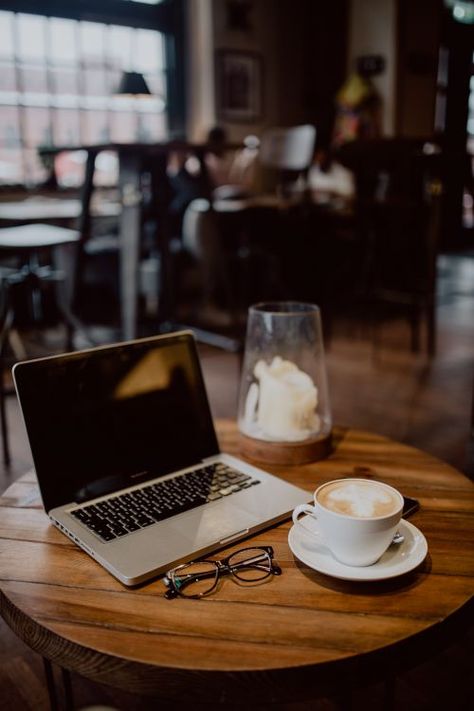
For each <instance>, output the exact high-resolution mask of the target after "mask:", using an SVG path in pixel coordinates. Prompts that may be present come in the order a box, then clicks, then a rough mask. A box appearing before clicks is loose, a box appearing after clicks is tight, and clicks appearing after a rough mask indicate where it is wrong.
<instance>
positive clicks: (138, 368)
mask: <svg viewBox="0 0 474 711" xmlns="http://www.w3.org/2000/svg"><path fill="white" fill-rule="evenodd" d="M13 376H14V381H15V386H16V390H17V394H18V398H19V401H20V406H21V410H22V412H23V418H24V421H25V425H26V430H27V433H28V438H29V442H30V446H31V451H32V455H33V461H34V465H35V469H36V474H37V477H38V482H39V487H40V491H41V496H42V499H43V504H44V507H45V510H46V512H47V514H48V516H49V517H50V519H51V521H52V522H53V523H54V524H55V525H56V526H57V527H58V528H59V529H60V530H61V531H63V532H64V533H65V534H66V535H67V536H69V538H71V539H72V540H73V541H74V542H75V543H77V544H78V545H79V546H80V547H81V548H82V549H84V550H85V551H86V552H87V553H89V555H90V556H92V557H93V558H94V559H95V560H96V561H97V562H98V563H100V564H101V565H103V566H104V568H106V569H107V570H108V571H109V572H110V573H112V575H114V576H115V577H116V578H118V579H119V580H120V581H121V582H122V583H124V584H125V585H136V584H137V583H140V582H143V581H145V580H148V579H149V578H152V577H154V576H156V575H158V574H160V573H163V572H165V571H166V570H168V569H169V568H171V567H172V566H174V565H175V564H176V563H178V562H184V561H188V560H192V559H194V558H197V557H199V556H201V555H203V554H205V553H208V552H210V551H212V550H215V549H217V548H219V547H223V546H225V545H227V544H230V543H233V542H234V541H237V540H239V539H240V538H244V537H246V536H248V535H249V534H251V533H254V532H256V531H259V530H261V529H263V528H265V527H267V526H269V525H271V524H273V523H276V522H278V521H281V520H283V519H285V518H287V517H288V515H289V513H290V512H291V511H292V509H293V508H294V507H295V506H297V505H298V504H301V503H304V502H306V501H308V500H309V498H310V495H309V494H308V493H307V492H306V491H303V490H302V489H298V488H296V487H295V486H292V485H290V484H288V483H286V482H284V481H282V480H281V479H278V478H277V477H274V476H272V475H270V474H268V473H266V472H264V471H262V470H261V469H257V468H256V467H253V466H250V465H249V464H247V463H245V462H243V461H241V460H239V459H236V458H235V457H232V456H230V455H228V454H224V453H222V452H220V451H219V445H218V443H217V438H216V433H215V430H214V425H213V421H212V417H211V412H210V409H209V404H208V400H207V395H206V390H205V386H204V381H203V377H202V373H201V368H200V363H199V359H198V354H197V350H196V345H195V341H194V338H193V336H192V334H191V333H188V332H180V333H175V334H171V335H167V336H158V337H153V338H146V339H142V340H137V341H132V342H129V343H123V344H118V345H113V346H105V347H100V348H93V349H90V350H86V351H80V352H76V353H68V354H65V355H59V356H52V357H48V358H40V359H37V360H31V361H26V362H22V363H17V364H16V365H15V366H14V369H13Z"/></svg>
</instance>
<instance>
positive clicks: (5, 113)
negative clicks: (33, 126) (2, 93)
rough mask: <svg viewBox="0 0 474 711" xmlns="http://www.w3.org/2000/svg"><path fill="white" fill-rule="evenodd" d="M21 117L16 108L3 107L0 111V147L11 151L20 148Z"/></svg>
mask: <svg viewBox="0 0 474 711" xmlns="http://www.w3.org/2000/svg"><path fill="white" fill-rule="evenodd" d="M20 145H21V141H20V116H19V112H18V108H17V107H16V106H2V109H1V110H0V146H1V147H3V148H7V149H8V150H9V151H11V150H13V149H15V148H19V147H20Z"/></svg>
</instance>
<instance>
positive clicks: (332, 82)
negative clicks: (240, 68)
mask: <svg viewBox="0 0 474 711" xmlns="http://www.w3.org/2000/svg"><path fill="white" fill-rule="evenodd" d="M348 6H349V2H348V0H332V2H315V0H297V1H295V0H279V1H278V2H277V3H275V7H277V8H278V10H277V12H278V55H277V58H276V71H277V72H278V87H279V88H278V111H279V117H280V123H281V124H282V125H291V124H296V123H306V122H308V123H314V124H315V125H316V126H317V128H318V133H319V138H322V139H324V137H325V136H328V135H329V134H330V130H331V127H332V120H333V115H334V96H335V94H336V92H337V90H338V89H339V88H340V86H341V84H342V83H343V81H344V79H345V77H346V63H347V39H348V10H349V7H348Z"/></svg>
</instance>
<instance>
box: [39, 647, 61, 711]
mask: <svg viewBox="0 0 474 711" xmlns="http://www.w3.org/2000/svg"><path fill="white" fill-rule="evenodd" d="M43 665H44V675H45V677H46V686H47V688H48V698H49V707H50V709H51V711H58V708H59V707H58V697H57V695H56V685H55V683H54V674H53V667H52V664H51V662H50V661H49V659H46V657H43Z"/></svg>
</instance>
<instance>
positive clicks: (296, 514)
mask: <svg viewBox="0 0 474 711" xmlns="http://www.w3.org/2000/svg"><path fill="white" fill-rule="evenodd" d="M315 512H316V509H315V508H314V506H311V504H300V505H299V506H297V507H296V508H295V510H294V511H293V515H292V516H293V523H294V524H298V525H299V526H301V528H304V530H305V531H306V532H307V533H310V534H311V535H312V536H317V535H319V534H318V533H317V532H316V531H311V530H310V529H309V528H307V527H306V526H305V525H304V524H303V523H302V521H300V516H301V514H307V515H308V516H311V517H312V518H314V519H316V520H317V516H316V513H315Z"/></svg>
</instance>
